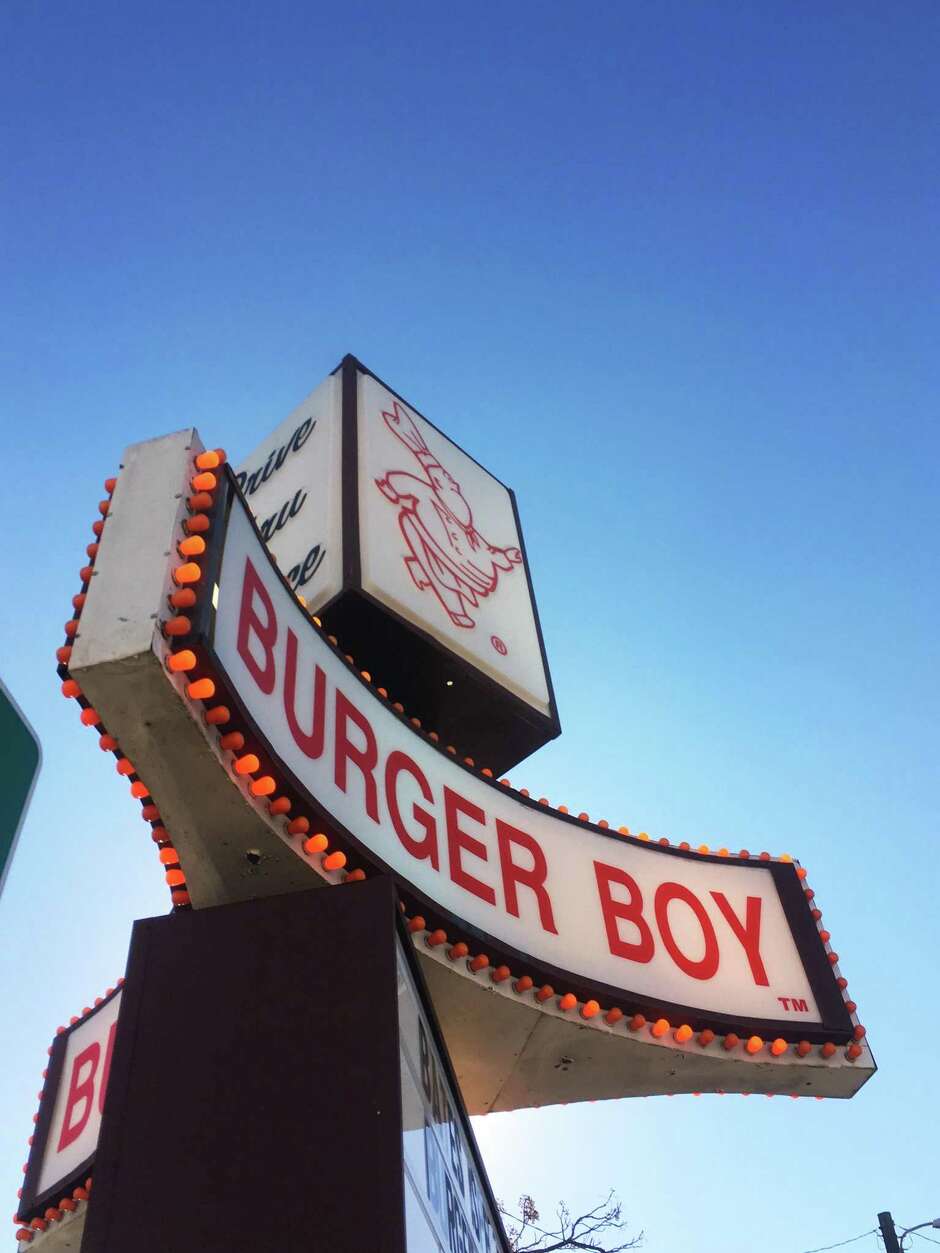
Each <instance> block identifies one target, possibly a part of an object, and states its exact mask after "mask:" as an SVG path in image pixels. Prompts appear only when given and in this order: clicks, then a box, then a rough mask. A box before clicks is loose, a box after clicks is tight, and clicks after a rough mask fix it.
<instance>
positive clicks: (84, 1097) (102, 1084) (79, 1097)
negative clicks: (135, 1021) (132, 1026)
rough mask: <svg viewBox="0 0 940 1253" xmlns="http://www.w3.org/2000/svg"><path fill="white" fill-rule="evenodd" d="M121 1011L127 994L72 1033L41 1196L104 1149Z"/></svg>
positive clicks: (44, 1164) (48, 1140) (42, 1175)
mask: <svg viewBox="0 0 940 1253" xmlns="http://www.w3.org/2000/svg"><path fill="white" fill-rule="evenodd" d="M120 1008H121V993H120V992H117V993H115V995H114V996H112V997H111V999H110V1000H109V1001H108V1002H107V1003H106V1004H105V1005H103V1006H102V1007H101V1008H100V1009H99V1010H98V1011H97V1012H96V1013H93V1014H91V1015H90V1016H89V1017H88V1018H86V1020H85V1021H84V1022H82V1023H80V1024H79V1025H78V1026H76V1027H75V1028H74V1029H73V1030H72V1031H71V1032H70V1033H69V1037H68V1041H67V1043H66V1046H65V1061H64V1063H63V1066H62V1073H61V1076H60V1078H59V1085H58V1088H57V1090H56V1092H55V1097H54V1100H55V1104H54V1106H53V1110H52V1122H51V1123H50V1125H49V1134H48V1136H47V1137H46V1144H45V1149H44V1152H43V1156H42V1166H41V1168H40V1171H39V1179H38V1182H37V1184H36V1193H37V1195H40V1196H41V1195H42V1194H43V1193H44V1192H46V1191H47V1190H48V1189H49V1188H54V1187H55V1186H56V1184H57V1183H58V1182H59V1180H64V1179H67V1178H68V1177H69V1175H71V1174H72V1172H73V1171H75V1170H77V1169H78V1167H79V1166H81V1164H82V1163H83V1162H86V1161H87V1160H88V1158H89V1157H91V1155H92V1154H93V1153H94V1151H95V1149H96V1147H97V1145H98V1132H99V1131H100V1129H101V1112H102V1110H103V1109H104V1097H105V1090H106V1089H107V1086H108V1074H109V1072H110V1069H111V1050H112V1049H113V1047H114V1033H115V1030H116V1028H117V1018H118V1011H119V1010H120ZM43 1099H45V1097H44V1098H43Z"/></svg>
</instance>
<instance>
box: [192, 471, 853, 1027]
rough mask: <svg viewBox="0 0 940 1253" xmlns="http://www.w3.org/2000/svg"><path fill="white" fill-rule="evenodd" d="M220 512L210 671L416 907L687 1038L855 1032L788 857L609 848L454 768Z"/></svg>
mask: <svg viewBox="0 0 940 1253" xmlns="http://www.w3.org/2000/svg"><path fill="white" fill-rule="evenodd" d="M219 506H220V508H219V513H221V512H222V508H223V507H225V505H224V502H223V501H222V500H221V499H220V501H219ZM227 511H228V516H227V525H226V526H225V527H224V546H223V534H222V532H223V528H222V527H219V528H218V529H217V530H216V531H214V534H213V536H212V544H213V548H214V549H215V552H214V554H208V556H209V561H208V562H207V570H212V569H213V567H214V575H215V580H214V586H213V590H212V597H211V600H212V609H211V611H210V613H209V615H208V621H207V622H206V623H205V626H204V631H205V639H204V641H203V646H204V648H205V649H206V653H207V654H208V661H209V665H210V666H211V668H212V670H213V671H214V672H215V673H216V674H217V675H218V676H219V678H220V679H221V680H222V681H224V683H225V685H226V687H227V688H228V692H229V697H230V698H231V700H232V701H233V702H235V704H236V705H239V706H240V708H241V713H242V715H243V718H244V720H245V721H246V722H247V723H248V724H249V725H250V726H252V727H253V728H254V731H255V733H256V737H257V742H258V748H259V750H260V752H261V753H262V754H264V755H265V756H266V757H267V758H268V760H269V764H270V767H271V768H272V769H273V770H274V771H275V772H277V773H278V774H280V775H282V777H283V778H284V779H285V780H287V781H289V786H290V787H291V788H292V789H293V790H294V791H295V792H296V793H297V794H298V795H300V796H302V797H304V798H305V800H306V801H307V803H308V804H309V806H310V808H311V812H314V813H319V814H320V815H321V816H322V819H323V821H324V823H325V824H328V825H329V826H330V827H331V829H332V830H333V831H334V832H336V833H337V834H338V835H339V837H340V838H341V839H345V840H346V841H348V842H349V843H350V844H351V846H352V847H354V848H356V849H357V850H358V852H359V854H360V855H361V856H362V857H363V858H364V859H365V860H366V861H367V863H368V864H370V865H372V866H374V867H379V868H382V869H385V870H388V871H389V872H391V873H392V874H393V875H394V876H395V878H396V879H397V880H398V882H399V884H400V887H401V889H402V892H403V894H404V895H405V897H406V898H407V899H409V900H410V901H411V902H416V903H417V904H418V906H419V907H420V908H421V909H422V910H423V911H424V912H427V913H428V915H429V916H431V917H434V918H437V919H440V920H441V921H442V922H444V923H445V924H446V922H447V920H450V921H451V923H452V927H451V931H452V933H454V934H460V935H463V936H466V937H467V938H468V939H470V938H471V937H472V938H473V939H474V940H475V941H476V942H477V943H478V945H479V946H480V947H481V948H483V949H484V951H486V952H488V953H490V954H492V955H495V956H497V957H499V958H500V959H502V960H505V961H507V962H508V964H509V965H510V967H511V968H512V971H513V973H514V974H519V975H521V974H523V973H525V972H527V971H530V972H531V973H532V974H533V975H535V974H536V973H538V975H539V976H543V975H545V976H547V977H554V978H555V979H556V980H559V981H561V982H562V983H564V985H565V986H566V987H570V988H572V989H573V990H574V991H577V992H579V993H582V994H587V995H592V996H597V997H598V998H599V999H600V1000H601V1001H602V1002H603V1003H605V1004H611V1003H615V1004H619V1005H622V1006H624V1007H629V1006H632V1007H635V1008H643V1009H649V1008H650V1007H652V1008H653V1009H654V1010H656V1011H658V1012H661V1013H670V1014H672V1013H676V1012H681V1015H682V1021H688V1022H689V1023H690V1024H692V1025H693V1026H694V1025H696V1024H697V1023H707V1024H709V1025H711V1026H712V1027H716V1026H719V1025H720V1024H724V1025H725V1027H726V1029H729V1030H730V1029H734V1028H736V1027H740V1026H742V1025H746V1026H747V1028H748V1029H749V1030H753V1029H755V1028H756V1027H758V1026H760V1027H763V1028H764V1029H765V1030H766V1031H767V1032H772V1033H774V1034H776V1035H779V1036H782V1037H783V1038H789V1039H809V1040H813V1039H816V1040H822V1039H824V1038H825V1039H829V1040H832V1039H835V1040H847V1039H849V1038H850V1033H851V1028H852V1024H851V1020H850V1018H849V1015H848V1013H847V1011H846V1009H845V1007H844V1003H843V998H842V995H841V993H840V991H839V989H838V987H837V984H836V980H835V976H834V972H833V970H832V967H831V964H830V960H829V954H828V953H827V951H826V949H825V946H824V944H823V943H822V941H821V939H820V936H819V932H818V929H817V926H816V924H815V922H814V921H813V919H812V917H811V914H810V907H809V904H808V902H807V900H806V897H805V895H804V891H803V886H802V883H801V881H800V878H799V875H798V870H797V868H796V867H795V866H794V865H793V864H792V863H790V862H784V861H780V862H773V861H764V860H758V859H754V860H750V859H740V858H734V857H719V856H711V855H701V854H698V853H695V852H691V851H690V852H685V851H682V850H679V849H674V848H661V847H659V846H657V845H654V844H648V843H644V842H643V841H640V840H638V839H634V838H632V837H623V836H620V835H616V834H614V833H612V832H609V831H605V830H602V829H600V828H599V827H593V826H591V825H590V824H587V823H585V822H582V821H577V820H575V819H571V818H568V817H566V816H565V815H563V814H560V813H558V812H556V811H552V810H549V809H548V808H547V807H546V806H544V805H539V804H537V803H534V802H532V801H529V800H527V799H526V798H523V797H521V796H519V795H518V794H517V793H514V792H512V791H510V790H509V789H507V788H506V787H504V786H501V785H500V784H499V783H498V782H496V781H495V780H493V779H490V778H487V777H486V776H485V775H484V774H483V773H481V771H480V770H479V769H478V768H477V767H475V766H473V765H472V764H464V763H462V762H461V761H460V760H458V759H457V758H456V757H454V756H453V755H451V754H449V753H448V752H446V751H444V750H443V749H442V748H440V747H439V746H438V745H437V744H436V743H435V742H434V741H433V740H432V738H431V737H430V736H429V735H427V734H425V733H424V732H423V731H422V730H419V729H416V728H414V727H413V726H412V725H411V724H410V723H409V721H408V718H407V717H406V716H405V715H404V714H403V713H400V712H398V711H396V709H395V708H394V707H393V706H392V705H390V704H389V702H388V700H386V699H384V698H383V697H382V696H381V695H379V694H378V692H377V691H376V689H375V688H374V687H373V686H372V685H371V683H370V682H369V681H368V680H367V679H365V678H363V677H361V676H360V675H359V674H358V673H357V671H356V670H355V669H354V668H353V667H351V666H350V664H348V661H347V660H346V659H344V657H343V656H342V654H341V653H340V652H339V651H338V650H337V649H336V648H335V647H333V646H332V645H331V643H330V642H329V641H328V640H327V638H326V636H325V635H324V633H323V632H322V631H321V630H320V629H318V627H317V625H316V624H315V622H314V621H312V620H311V619H310V617H309V616H308V615H307V614H306V613H305V612H304V610H303V609H302V607H301V606H300V604H299V603H298V601H297V599H296V597H295V595H294V594H293V592H292V590H291V588H290V587H289V585H288V584H287V582H286V581H285V580H284V578H283V577H282V576H281V574H280V573H279V571H278V570H277V568H276V566H275V565H274V563H273V562H272V560H271V558H270V556H269V554H268V552H267V550H266V548H265V546H264V544H263V542H262V540H261V537H260V535H259V533H258V531H257V530H256V527H255V524H254V522H253V521H252V519H251V517H250V515H249V512H248V510H247V509H246V507H245V504H244V502H243V500H242V498H241V497H240V496H239V495H238V493H237V491H236V490H235V488H234V485H233V483H232V481H231V479H229V501H228V504H227ZM220 547H221V548H222V551H221V552H219V551H218V549H219V548H220Z"/></svg>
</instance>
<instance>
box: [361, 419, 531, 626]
mask: <svg viewBox="0 0 940 1253" xmlns="http://www.w3.org/2000/svg"><path fill="white" fill-rule="evenodd" d="M382 417H383V418H384V419H385V424H386V426H387V427H388V429H389V430H390V431H391V432H392V433H393V434H394V435H396V436H397V437H398V439H400V440H401V442H402V443H403V444H404V445H405V447H406V448H407V449H408V451H409V452H411V453H412V454H413V455H414V457H415V459H416V461H417V462H418V465H419V466H420V467H421V469H422V470H423V471H424V475H423V476H418V475H416V474H409V473H407V472H406V471H404V470H390V471H387V472H386V474H385V476H384V478H380V479H376V480H375V482H376V486H377V487H378V489H379V491H380V492H381V493H382V495H383V496H384V497H385V498H386V499H387V500H390V501H391V502H392V504H393V505H397V506H398V526H399V528H400V530H401V533H402V536H403V537H404V540H405V544H406V545H407V547H408V554H409V555H408V556H406V557H405V558H404V562H405V565H406V567H407V569H408V573H409V574H410V575H411V577H412V579H413V581H414V584H415V587H417V589H418V590H419V591H421V592H423V591H426V590H428V589H430V590H431V591H432V592H433V593H434V595H435V596H436V597H437V599H438V600H439V601H440V603H441V605H442V606H443V607H444V610H445V611H446V613H447V614H448V616H449V618H450V620H451V622H453V623H454V625H455V626H459V627H473V626H475V625H476V623H475V621H474V619H473V618H472V617H471V616H470V613H469V610H470V609H475V608H476V607H477V606H478V605H479V603H480V601H481V599H483V598H484V597H486V596H490V595H492V593H493V592H494V591H495V590H496V583H497V580H498V579H499V571H500V570H503V571H509V570H512V568H513V566H518V565H520V564H521V563H522V554H521V552H520V551H519V549H518V548H497V547H496V546H495V545H493V544H490V543H488V542H487V541H486V540H485V539H484V538H483V536H482V535H481V534H480V532H479V531H478V530H477V529H476V527H475V526H474V523H473V511H472V510H471V508H470V505H469V503H468V501H467V499H466V497H465V496H464V494H463V492H462V491H461V489H460V484H459V483H458V482H457V480H456V479H455V478H453V477H452V475H450V474H448V472H447V471H446V470H445V469H444V467H443V466H442V465H441V463H440V462H439V461H438V459H437V457H435V455H434V454H433V453H432V452H431V450H430V449H429V448H428V446H427V443H426V441H425V439H424V436H423V435H422V434H421V432H420V431H419V430H418V428H417V426H416V425H415V423H414V420H413V419H412V418H411V416H410V415H409V414H408V413H407V412H406V411H405V410H404V409H403V408H402V407H401V406H400V405H399V403H398V402H397V401H395V403H394V406H393V412H392V413H387V412H385V411H384V410H383V412H382Z"/></svg>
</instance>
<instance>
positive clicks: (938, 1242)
mask: <svg viewBox="0 0 940 1253" xmlns="http://www.w3.org/2000/svg"><path fill="white" fill-rule="evenodd" d="M908 1234H909V1235H912V1236H920V1238H921V1240H926V1241H927V1243H928V1244H936V1245H938V1246H940V1240H935V1239H934V1238H933V1236H925V1235H924V1233H923V1232H922V1231H911V1232H909V1233H908Z"/></svg>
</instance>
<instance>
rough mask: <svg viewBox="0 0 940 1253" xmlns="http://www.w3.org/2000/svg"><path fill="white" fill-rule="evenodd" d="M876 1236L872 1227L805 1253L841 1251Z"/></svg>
mask: <svg viewBox="0 0 940 1253" xmlns="http://www.w3.org/2000/svg"><path fill="white" fill-rule="evenodd" d="M877 1234H878V1232H877V1231H876V1229H875V1228H874V1227H872V1228H871V1229H870V1230H869V1231H863V1232H862V1234H861V1235H860V1236H852V1238H851V1239H850V1240H840V1241H839V1243H838V1244H824V1245H823V1246H822V1248H819V1249H807V1250H806V1253H827V1250H829V1249H841V1248H842V1247H843V1246H844V1245H846V1244H854V1243H855V1242H856V1240H864V1239H865V1237H866V1236H874V1235H877ZM934 1243H936V1241H934Z"/></svg>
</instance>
